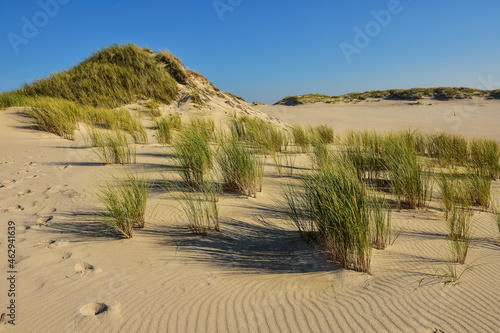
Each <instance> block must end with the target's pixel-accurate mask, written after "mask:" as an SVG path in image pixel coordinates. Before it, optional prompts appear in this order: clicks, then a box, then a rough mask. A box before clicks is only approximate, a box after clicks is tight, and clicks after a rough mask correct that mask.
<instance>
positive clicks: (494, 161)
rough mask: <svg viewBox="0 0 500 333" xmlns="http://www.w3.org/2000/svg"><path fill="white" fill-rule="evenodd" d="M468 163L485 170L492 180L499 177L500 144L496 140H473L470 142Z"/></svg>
mask: <svg viewBox="0 0 500 333" xmlns="http://www.w3.org/2000/svg"><path fill="white" fill-rule="evenodd" d="M469 146H470V155H471V157H470V163H471V165H472V166H474V167H475V168H482V169H485V170H486V171H488V172H489V173H490V176H491V177H492V178H493V179H497V178H499V177H500V144H499V143H498V141H496V140H490V139H479V138H475V139H472V140H471V141H470V144H469Z"/></svg>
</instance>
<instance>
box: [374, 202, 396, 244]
mask: <svg viewBox="0 0 500 333" xmlns="http://www.w3.org/2000/svg"><path fill="white" fill-rule="evenodd" d="M370 215H371V220H372V221H373V225H374V228H373V229H374V230H373V244H374V245H375V246H376V247H377V249H379V250H383V249H385V248H387V246H388V245H389V243H390V242H391V235H392V227H391V209H390V207H389V205H388V203H387V201H385V199H383V200H381V199H380V198H378V197H376V196H373V197H371V202H370Z"/></svg>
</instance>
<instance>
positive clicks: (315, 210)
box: [302, 157, 372, 272]
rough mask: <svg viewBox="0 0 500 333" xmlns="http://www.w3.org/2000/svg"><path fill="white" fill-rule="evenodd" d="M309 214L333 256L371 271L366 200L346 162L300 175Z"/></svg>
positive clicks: (351, 169)
mask: <svg viewBox="0 0 500 333" xmlns="http://www.w3.org/2000/svg"><path fill="white" fill-rule="evenodd" d="M302 186H303V187H304V189H305V198H306V204H307V208H308V209H309V213H308V214H309V215H310V216H311V217H312V219H313V220H314V223H315V224H316V228H317V230H318V231H319V234H320V237H321V238H322V241H323V243H324V244H325V246H326V248H327V250H328V252H329V253H330V255H331V256H332V258H333V259H334V260H335V261H337V262H339V263H340V264H341V265H342V267H344V268H352V269H354V270H356V271H359V272H369V271H370V261H371V248H372V241H371V233H370V218H369V209H368V208H369V201H368V199H367V197H366V194H365V193H366V191H365V189H364V186H363V184H362V182H361V181H359V179H358V177H357V175H356V172H355V170H354V168H352V166H351V165H350V163H349V162H348V161H345V160H342V159H341V157H338V158H336V162H335V163H334V164H330V165H328V166H327V167H325V168H323V169H321V170H317V171H314V172H312V173H310V174H308V175H306V176H305V177H304V178H303V182H302Z"/></svg>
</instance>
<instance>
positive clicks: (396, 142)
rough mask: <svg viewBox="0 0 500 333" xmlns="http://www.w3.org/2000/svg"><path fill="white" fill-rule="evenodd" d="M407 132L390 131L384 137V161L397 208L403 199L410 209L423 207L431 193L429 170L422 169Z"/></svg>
mask: <svg viewBox="0 0 500 333" xmlns="http://www.w3.org/2000/svg"><path fill="white" fill-rule="evenodd" d="M407 134H408V133H404V132H403V133H392V134H389V135H388V136H387V137H386V140H385V163H386V165H387V168H388V171H389V176H390V179H391V181H392V192H393V193H394V194H395V195H396V197H397V200H398V202H399V208H400V209H401V203H402V202H403V201H404V202H406V203H407V204H408V207H409V208H410V209H416V208H423V207H425V206H426V203H427V201H428V200H430V196H431V194H432V190H431V186H432V183H431V181H430V172H429V171H427V170H425V169H424V167H423V165H422V163H421V162H420V160H419V159H418V156H417V151H416V148H415V146H414V142H413V141H412V140H411V136H408V135H407Z"/></svg>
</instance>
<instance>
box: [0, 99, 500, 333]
mask: <svg viewBox="0 0 500 333" xmlns="http://www.w3.org/2000/svg"><path fill="white" fill-rule="evenodd" d="M419 107H420V106H419ZM266 108H267V109H271V107H263V110H265V111H268V110H266ZM300 108H303V109H305V107H295V108H292V109H293V110H296V111H294V112H297V115H296V116H297V118H296V119H297V120H299V119H302V118H300V117H302V115H301V114H300V112H298V111H300V110H301V109H300ZM303 111H304V110H303ZM309 111H310V113H309V115H305V116H304V117H305V118H304V119H306V118H307V119H309V118H310V114H312V113H313V112H316V111H317V110H316V109H315V107H313V108H312V109H311V110H309ZM351 111H352V113H351V115H352V116H353V117H354V115H355V114H357V112H362V110H357V109H355V108H353V109H352V110H351ZM381 111H382V110H381V109H379V111H378V112H381ZM390 112H393V111H392V110H389V111H388V113H387V114H385V113H382V114H379V117H386V118H387V117H393V114H392V113H390ZM436 112H438V111H436ZM439 112H440V111H439ZM270 113H272V115H273V116H276V117H278V118H279V115H278V114H276V113H273V112H270ZM339 114H341V113H339ZM342 114H343V113H342ZM488 115H489V116H488V117H489V118H488V117H485V118H484V120H482V123H481V124H482V125H481V126H482V127H481V129H483V130H482V132H483V133H481V134H485V135H488V136H493V135H494V133H493V132H494V131H493V129H491V127H492V126H494V125H493V122H494V121H496V120H497V119H498V118H496V117H498V115H497V114H493V111H492V110H491V111H490V113H488ZM323 116H324V114H323V115H322V116H321V117H323ZM318 117H319V116H318ZM343 117H345V118H344V122H343V123H342V126H343V127H345V128H347V126H348V125H349V124H352V125H353V126H351V127H356V128H360V127H363V126H366V127H376V126H375V125H374V121H375V118H376V117H372V118H368V117H364V118H361V119H359V118H358V117H357V116H356V117H354V118H350V119H351V122H350V123H349V115H343ZM314 119H315V120H314V121H316V120H318V121H319V119H321V118H314ZM325 119H327V118H325ZM332 119H333V120H332V121H333V122H334V124H339V121H338V119H337V118H335V117H333V118H332ZM283 120H285V121H288V120H289V119H283ZM311 121H313V120H311ZM327 121H330V120H327ZM363 121H364V122H365V123H363ZM474 121H476V120H474ZM477 121H478V122H480V121H479V120H477ZM428 122H429V124H432V121H430V120H429V121H428ZM424 123H425V124H427V122H424ZM424 123H422V125H421V126H422V127H424V126H425V125H424ZM496 124H499V122H497V123H496ZM27 125H28V120H27V119H26V118H24V117H22V116H20V115H17V114H16V113H15V109H9V110H7V111H2V112H0V152H1V154H0V184H1V188H0V216H1V219H0V221H1V222H0V223H1V225H2V227H1V228H0V242H1V244H0V255H1V256H2V258H1V260H0V270H1V272H6V271H7V260H6V259H7V258H6V253H7V252H6V238H7V227H6V225H7V222H8V221H14V222H15V223H16V225H17V238H16V241H17V248H18V253H17V270H18V274H17V276H18V285H17V290H18V295H17V298H16V300H17V306H18V307H17V321H16V324H17V325H16V326H15V327H11V326H6V327H0V329H1V330H9V331H13V332H14V331H15V332H341V331H342V332H361V331H366V332H441V331H439V330H442V331H445V332H498V330H499V326H500V316H499V313H498V311H499V310H498V309H499V308H500V293H499V286H500V240H499V236H498V231H497V229H496V225H495V223H494V221H493V220H492V219H491V216H489V214H487V213H481V214H478V213H476V214H475V219H476V220H475V221H476V222H477V223H476V225H477V231H476V233H475V239H476V241H477V242H476V245H475V247H474V248H473V249H472V250H471V252H470V254H469V257H468V259H467V262H468V263H472V264H473V266H474V267H473V269H472V270H470V271H468V272H466V273H465V274H464V275H463V276H462V278H461V280H460V284H458V285H456V286H448V287H444V285H443V282H442V280H441V279H439V278H438V277H437V276H436V275H435V273H436V271H437V270H439V269H442V268H444V267H445V266H444V263H443V261H444V260H445V259H446V256H447V252H446V240H445V237H444V234H443V232H444V221H443V219H442V214H441V213H440V212H439V210H438V205H437V204H434V205H433V206H431V208H430V209H429V211H402V212H394V213H393V223H394V225H395V226H396V227H397V228H399V229H401V230H403V231H404V233H403V234H402V235H401V236H400V237H399V238H398V239H397V241H396V243H395V244H394V245H393V246H390V247H389V248H388V249H387V250H385V251H378V250H374V254H373V261H372V267H373V273H374V274H373V275H366V274H360V273H355V272H352V271H346V270H342V269H340V267H339V266H338V265H336V264H334V263H332V262H331V261H330V260H329V258H328V257H327V256H326V255H324V254H322V253H321V252H319V251H318V250H316V249H313V248H311V247H309V246H308V245H306V244H304V243H303V242H302V241H301V240H300V238H299V237H298V235H297V233H296V232H295V231H294V229H293V227H291V226H290V225H289V224H288V223H286V222H285V221H284V220H283V218H282V216H281V214H280V213H279V211H278V209H277V206H276V203H275V201H274V198H275V197H276V196H278V193H279V182H280V180H279V178H278V177H277V176H276V172H275V171H274V168H273V167H272V161H270V160H269V159H268V161H267V166H266V177H265V179H264V192H263V193H259V196H258V198H257V199H245V198H238V197H235V196H225V197H224V198H223V199H222V202H221V216H222V221H221V223H222V228H223V231H224V233H223V234H212V235H210V236H209V237H198V236H193V235H191V234H190V232H189V231H188V230H187V229H186V227H185V220H184V217H183V215H182V214H180V213H179V212H178V211H177V210H176V204H175V202H174V201H173V200H172V199H171V197H170V196H169V194H168V193H165V191H164V190H163V189H162V188H161V186H160V180H161V177H160V176H159V173H158V171H162V172H171V168H169V167H168V161H167V160H166V159H165V157H164V155H165V153H166V150H165V148H164V147H162V146H160V145H155V144H151V145H147V146H141V145H139V146H138V148H137V152H138V155H137V162H138V163H141V164H144V165H146V166H148V167H149V168H150V169H149V171H148V174H149V175H150V177H151V179H153V180H155V181H156V182H155V184H156V185H157V186H155V187H154V188H153V194H152V197H151V204H150V205H149V208H150V210H151V211H152V210H153V208H155V214H156V215H155V216H154V218H153V219H152V220H151V223H150V224H149V225H148V226H147V227H146V229H145V230H143V231H139V232H137V233H136V235H135V236H134V238H133V239H131V240H119V239H115V238H112V237H110V234H109V232H108V231H106V230H105V229H104V228H103V227H102V225H101V224H99V223H96V222H95V219H96V216H95V210H94V207H95V206H97V205H98V202H97V201H96V199H95V198H94V197H93V196H92V192H91V191H92V188H93V187H94V186H95V185H96V184H98V183H99V182H100V179H101V177H106V176H109V175H110V174H111V173H115V174H116V173H117V169H118V170H119V169H123V167H114V166H104V165H101V163H100V162H99V160H98V158H97V156H96V155H95V154H94V152H93V151H92V150H91V149H89V148H85V147H84V145H83V141H82V140H81V138H80V137H78V139H77V141H75V142H72V141H67V140H63V139H61V138H59V137H56V136H54V135H51V134H47V133H41V132H36V131H33V130H31V129H30V128H29V127H28V126H27ZM393 125H394V124H393ZM391 126H392V125H391ZM401 126H403V125H401ZM497 126H498V125H497ZM462 128H466V127H462ZM478 131H479V129H478ZM464 132H465V133H466V134H469V133H468V132H467V131H465V130H464ZM470 134H474V133H470ZM497 135H498V134H497ZM497 138H499V137H498V136H497ZM301 158H305V159H307V157H305V156H303V157H301ZM138 167H139V166H138V165H136V166H132V168H138ZM494 186H495V188H497V189H498V188H499V184H498V182H496V183H494ZM2 274H4V275H5V274H6V273H2ZM0 280H1V281H2V282H1V283H0V293H1V295H2V297H1V298H0V299H1V300H2V303H1V304H2V306H5V304H6V300H7V298H6V290H7V289H8V286H7V282H6V280H5V279H4V278H2V279H0ZM96 313H97V315H95V314H96ZM438 329H439V330H438Z"/></svg>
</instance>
